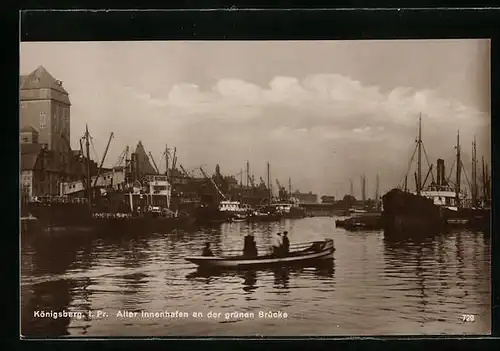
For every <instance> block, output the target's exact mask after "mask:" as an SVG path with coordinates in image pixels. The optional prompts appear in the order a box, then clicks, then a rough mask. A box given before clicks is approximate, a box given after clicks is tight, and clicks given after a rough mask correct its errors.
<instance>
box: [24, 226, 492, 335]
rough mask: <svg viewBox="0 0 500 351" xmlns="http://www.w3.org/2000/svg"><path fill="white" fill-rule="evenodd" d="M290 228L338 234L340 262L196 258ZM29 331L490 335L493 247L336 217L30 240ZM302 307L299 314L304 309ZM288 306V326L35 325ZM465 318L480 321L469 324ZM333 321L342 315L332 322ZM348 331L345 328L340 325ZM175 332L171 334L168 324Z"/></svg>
mask: <svg viewBox="0 0 500 351" xmlns="http://www.w3.org/2000/svg"><path fill="white" fill-rule="evenodd" d="M284 230H287V231H288V232H289V237H290V241H291V242H292V243H299V242H310V241H314V240H322V239H324V238H325V233H328V234H327V236H326V237H331V238H333V239H334V241H335V246H336V249H337V250H336V252H335V259H334V260H328V261H322V262H321V263H315V264H312V265H311V264H310V265H307V266H297V267H279V268H270V269H260V270H243V271H226V272H223V271H206V270H199V269H197V268H196V266H195V265H193V264H191V263H190V262H187V261H185V260H184V257H186V256H188V255H189V256H190V255H197V254H199V253H200V252H201V249H202V248H203V244H204V242H206V241H210V243H211V244H212V250H213V251H214V253H215V254H221V253H223V252H228V251H230V250H236V252H240V250H241V249H242V248H243V238H244V236H245V235H246V234H248V233H252V234H253V235H254V236H255V239H256V242H257V245H258V247H259V252H261V253H263V252H265V250H267V249H268V246H269V242H270V238H271V237H272V235H274V234H275V233H276V232H278V231H281V232H282V231H284ZM21 245H22V246H21V250H22V251H21V281H22V286H21V314H22V317H21V318H22V320H21V327H22V333H23V335H26V336H63V335H74V336H82V335H87V336H93V335H101V336H111V335H123V336H134V335H143V336H147V335H215V334H216V335H250V334H251V335H255V333H260V334H263V335H277V334H280V335H321V334H323V335H325V334H328V335H333V334H336V335H339V334H340V335H366V334H395V333H396V334H398V333H413V334H415V333H416V334H422V333H428V334H429V333H431V334H432V333H437V332H440V333H449V334H457V333H488V332H489V330H490V321H489V316H490V312H489V311H490V296H491V295H490V247H489V239H488V237H487V236H485V235H483V234H482V233H473V232H450V233H446V234H443V235H439V236H436V237H432V238H427V239H423V240H419V241H418V240H409V239H407V240H399V241H398V240H390V239H388V238H386V237H385V236H384V235H383V233H381V232H356V233H349V232H346V231H345V230H343V229H336V228H335V227H334V219H331V218H306V219H303V220H288V221H283V222H275V223H227V224H222V225H219V226H210V227H202V228H198V229H196V230H175V231H172V232H171V233H153V234H134V235H126V236H122V235H119V233H110V234H109V235H104V236H97V235H94V236H88V237H84V236H78V237H69V236H68V237H61V236H59V237H58V238H47V237H39V238H32V239H30V240H23V241H22V243H21ZM291 306H293V309H292V307H291ZM167 307H168V308H175V309H182V310H187V311H201V312H204V311H206V310H207V309H210V310H214V311H218V310H235V309H236V310H245V311H247V310H252V311H259V310H266V311H267V310H283V311H286V312H288V313H290V314H291V315H292V314H293V315H294V316H295V317H294V318H290V319H288V320H287V321H286V323H285V322H280V321H275V320H271V321H258V320H255V321H250V320H247V321H241V322H238V323H226V324H224V323H222V324H221V323H212V322H210V321H206V322H202V321H192V320H184V321H178V322H174V321H169V322H168V323H167V322H164V321H163V320H117V319H116V318H107V319H106V318H105V319H100V320H97V319H92V320H91V319H89V318H88V317H84V318H83V319H81V320H77V319H74V318H59V319H51V318H35V317H34V314H33V312H34V311H35V310H40V309H46V310H54V311H56V310H57V311H60V310H69V311H88V310H92V311H95V310H106V311H109V312H110V313H113V312H116V311H117V310H124V309H126V310H130V311H139V310H145V311H162V310H164V309H165V308H167ZM464 311H467V312H468V313H470V314H474V315H475V316H476V322H475V323H474V324H469V325H464V324H463V323H461V322H460V321H459V319H458V316H459V315H460V314H462V313H464ZM332 316H333V317H332ZM337 325H338V327H337ZM167 326H168V328H167Z"/></svg>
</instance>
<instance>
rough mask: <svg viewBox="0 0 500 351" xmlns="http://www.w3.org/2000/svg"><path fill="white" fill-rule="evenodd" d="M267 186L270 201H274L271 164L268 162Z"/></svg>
mask: <svg viewBox="0 0 500 351" xmlns="http://www.w3.org/2000/svg"><path fill="white" fill-rule="evenodd" d="M267 187H268V188H269V189H268V190H269V203H271V201H272V197H273V193H272V190H271V166H270V165H269V162H267Z"/></svg>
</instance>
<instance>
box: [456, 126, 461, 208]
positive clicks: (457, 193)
mask: <svg viewBox="0 0 500 351" xmlns="http://www.w3.org/2000/svg"><path fill="white" fill-rule="evenodd" d="M456 163H457V173H456V181H455V205H456V206H457V207H459V206H460V176H461V174H462V162H461V160H460V131H458V132H457V161H456Z"/></svg>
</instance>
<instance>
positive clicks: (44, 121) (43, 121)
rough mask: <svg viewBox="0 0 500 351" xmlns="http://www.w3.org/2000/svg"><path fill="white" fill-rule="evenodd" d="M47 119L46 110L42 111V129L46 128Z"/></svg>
mask: <svg viewBox="0 0 500 351" xmlns="http://www.w3.org/2000/svg"><path fill="white" fill-rule="evenodd" d="M46 123H47V121H46V120H45V112H40V129H43V128H45V127H46V126H47V125H46Z"/></svg>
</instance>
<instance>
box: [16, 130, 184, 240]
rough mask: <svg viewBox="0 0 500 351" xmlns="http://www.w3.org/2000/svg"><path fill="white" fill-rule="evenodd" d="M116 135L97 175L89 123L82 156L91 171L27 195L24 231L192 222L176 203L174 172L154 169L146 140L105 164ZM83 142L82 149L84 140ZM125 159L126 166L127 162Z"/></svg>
mask: <svg viewBox="0 0 500 351" xmlns="http://www.w3.org/2000/svg"><path fill="white" fill-rule="evenodd" d="M112 137H113V133H111V135H110V138H109V141H108V144H107V146H106V150H105V152H104V155H103V158H102V161H101V164H100V166H99V168H98V169H97V170H94V173H96V174H95V175H92V173H93V172H92V170H91V166H90V162H91V161H90V153H89V145H90V139H91V138H90V135H89V132H88V128H87V129H86V132H85V136H84V137H83V138H82V139H83V140H84V141H85V145H86V151H87V153H86V157H84V158H82V160H83V164H84V166H85V167H83V168H84V169H85V174H83V175H82V176H81V179H79V180H76V181H70V182H61V183H60V184H59V185H60V188H59V195H58V196H40V197H30V198H27V199H26V198H25V199H23V201H22V203H21V230H22V231H28V232H33V231H39V230H42V231H58V230H67V231H75V230H92V231H100V230H104V231H106V232H109V231H118V232H121V231H130V230H141V231H151V230H153V231H161V230H167V229H171V228H174V227H178V226H183V225H189V224H191V223H192V218H191V217H190V216H188V215H186V214H184V213H182V212H179V211H172V210H171V209H170V200H171V185H170V183H169V181H168V176H167V175H161V174H159V172H158V170H157V169H153V167H152V166H151V164H150V163H149V159H148V156H147V155H146V153H145V151H144V147H143V146H142V143H141V142H139V143H138V145H137V148H136V150H135V152H133V153H131V154H130V159H128V153H129V148H128V147H127V148H126V150H125V151H124V152H123V153H122V155H121V156H120V160H119V164H118V165H117V166H115V167H113V168H111V169H104V168H103V167H102V164H103V163H104V160H105V157H106V154H107V151H108V149H109V145H110V142H111V139H112ZM81 148H82V150H81V155H82V154H84V153H83V143H81ZM82 160H79V162H80V163H81V162H82ZM124 161H125V166H123V165H121V163H123V162H124ZM153 163H154V160H153ZM42 171H43V170H42ZM28 219H29V220H28Z"/></svg>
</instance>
